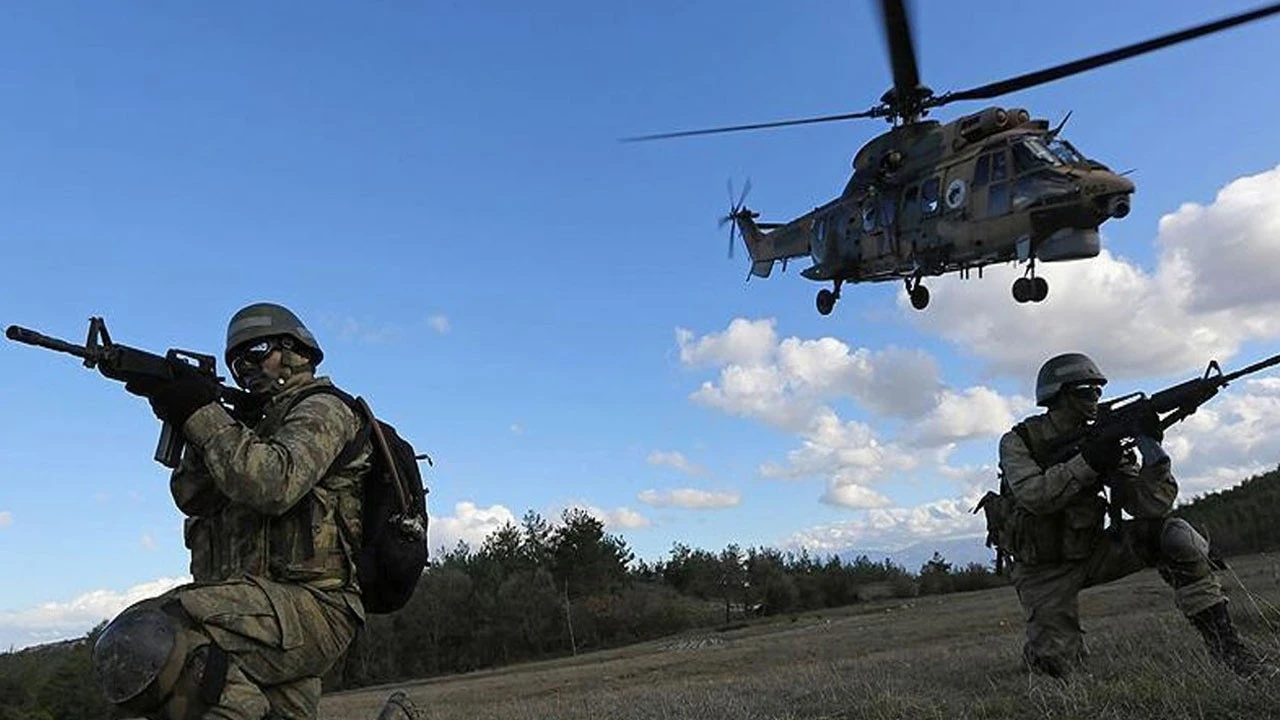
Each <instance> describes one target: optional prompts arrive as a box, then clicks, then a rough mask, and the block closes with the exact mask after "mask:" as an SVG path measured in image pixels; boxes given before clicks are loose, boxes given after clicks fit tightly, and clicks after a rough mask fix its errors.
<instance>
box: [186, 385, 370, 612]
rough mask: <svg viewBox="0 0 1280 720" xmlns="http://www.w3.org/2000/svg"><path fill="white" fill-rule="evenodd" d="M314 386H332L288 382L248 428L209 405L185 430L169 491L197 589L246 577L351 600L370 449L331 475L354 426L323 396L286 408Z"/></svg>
mask: <svg viewBox="0 0 1280 720" xmlns="http://www.w3.org/2000/svg"><path fill="white" fill-rule="evenodd" d="M317 384H320V385H328V386H332V383H331V382H330V381H329V380H328V379H327V378H324V377H313V376H311V375H299V376H295V377H293V378H291V379H290V381H289V382H288V383H287V384H286V385H285V386H284V388H282V389H281V391H280V392H279V393H278V394H276V395H275V396H273V397H272V398H271V399H270V400H269V401H268V402H267V404H266V406H265V408H264V411H263V416H262V419H261V420H260V421H258V422H256V423H254V424H253V426H252V427H249V426H246V425H244V424H242V423H240V422H237V421H236V420H234V419H233V418H232V417H231V415H229V414H228V413H227V411H226V410H225V409H224V408H223V407H222V406H221V405H219V404H217V403H210V404H209V405H206V406H204V407H202V408H200V409H199V410H197V411H196V412H195V414H193V415H192V416H191V418H190V419H189V420H187V422H186V424H185V425H184V426H183V433H184V435H185V436H186V438H187V445H186V449H185V451H184V453H183V458H182V463H181V465H180V466H179V467H178V469H177V470H175V471H174V472H173V475H172V477H171V478H170V482H169V486H170V491H171V493H172V494H173V499H174V501H175V502H176V504H177V506H178V508H179V509H180V510H181V511H182V512H183V513H184V514H186V515H187V516H188V517H187V518H186V521H185V524H184V528H183V534H184V539H185V543H186V546H187V548H188V549H190V551H191V574H192V577H193V578H194V579H195V580H196V581H197V582H209V581H213V582H216V581H221V580H226V579H229V578H232V577H243V576H246V575H247V576H258V577H266V578H269V579H271V580H276V581H280V582H291V583H300V584H304V585H306V586H308V587H310V588H312V589H314V590H318V591H331V590H343V591H346V592H344V593H343V594H344V595H352V594H356V595H358V593H359V584H358V580H357V575H356V570H355V560H354V558H355V555H356V552H357V551H358V549H359V546H360V531H361V529H360V521H361V514H360V498H361V487H360V477H361V475H362V474H363V473H364V472H365V470H367V469H368V467H369V463H370V456H371V446H369V445H368V444H366V446H365V447H364V448H362V449H361V450H360V452H359V453H358V454H357V455H356V457H355V458H354V459H353V460H352V461H351V462H350V463H348V464H347V465H346V466H344V467H341V468H334V469H332V472H331V471H330V470H331V468H330V466H331V465H332V464H333V462H334V461H335V460H336V459H337V457H338V455H339V454H340V453H341V452H342V450H343V448H344V447H345V446H346V445H347V444H348V443H349V442H350V441H351V440H353V439H354V438H355V437H356V435H357V433H358V432H359V429H360V423H359V419H358V418H357V417H356V415H355V414H354V413H353V412H352V411H351V409H350V408H349V407H347V405H346V404H345V403H343V402H342V401H341V400H340V399H338V398H337V397H335V396H333V395H330V394H315V395H311V396H309V397H307V398H304V399H303V400H302V401H301V402H298V403H297V404H296V405H294V406H293V407H290V405H291V403H292V399H293V398H294V396H295V395H296V394H297V393H299V392H300V391H302V390H304V389H306V388H309V387H312V386H315V385H317ZM348 604H350V600H348ZM358 604H359V603H358V602H356V603H355V605H357V606H358ZM353 609H354V610H355V611H356V612H357V614H360V615H363V611H362V609H361V608H359V607H353Z"/></svg>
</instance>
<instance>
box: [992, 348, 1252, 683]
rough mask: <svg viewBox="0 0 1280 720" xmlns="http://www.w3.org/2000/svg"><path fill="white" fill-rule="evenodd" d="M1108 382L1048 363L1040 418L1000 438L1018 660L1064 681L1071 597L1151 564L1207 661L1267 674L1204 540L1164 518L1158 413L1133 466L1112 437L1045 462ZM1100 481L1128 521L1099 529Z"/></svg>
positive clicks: (1073, 433) (1067, 358) (1042, 376)
mask: <svg viewBox="0 0 1280 720" xmlns="http://www.w3.org/2000/svg"><path fill="white" fill-rule="evenodd" d="M1106 383H1107V379H1106V377H1105V376H1103V374H1102V372H1101V371H1100V370H1099V369H1098V366H1097V365H1095V364H1094V362H1093V361H1092V360H1091V359H1090V358H1089V357H1087V356H1085V355H1082V354H1079V353H1068V354H1064V355H1058V356H1057V357H1054V358H1051V359H1050V360H1048V361H1047V362H1046V363H1045V364H1044V365H1043V366H1042V367H1041V368H1040V373H1039V375H1038V376H1037V378H1036V402H1037V404H1038V405H1040V406H1042V407H1045V408H1047V409H1048V411H1047V412H1046V413H1043V414H1040V415H1036V416H1033V417H1029V418H1027V419H1025V420H1023V421H1022V422H1021V423H1019V424H1018V425H1016V426H1015V427H1014V428H1013V430H1011V431H1010V432H1007V433H1005V434H1004V436H1003V437H1001V438H1000V470H1001V476H1002V478H1003V480H1002V494H1004V495H1005V496H1007V497H1009V498H1010V499H1011V500H1012V502H1011V503H1009V505H1007V507H1008V508H1009V511H1008V513H1007V515H1006V520H1005V522H1004V523H1002V525H1003V527H1002V528H1001V530H1000V540H1001V541H1000V546H1001V549H1002V550H1004V551H1005V552H1007V553H1008V554H1009V555H1010V556H1011V557H1012V558H1013V561H1014V563H1013V568H1012V578H1013V583H1014V586H1015V588H1016V589H1017V592H1018V599H1019V601H1020V602H1021V604H1022V607H1023V610H1024V612H1025V615H1026V623H1027V634H1026V642H1025V645H1024V646H1023V659H1024V661H1025V662H1026V664H1027V666H1028V667H1029V668H1030V669H1031V670H1033V671H1037V672H1043V673H1047V674H1049V675H1052V676H1054V677H1060V678H1061V677H1066V676H1068V675H1069V674H1070V673H1071V671H1072V670H1073V669H1075V668H1076V667H1078V666H1079V664H1080V663H1081V661H1082V660H1083V656H1084V655H1085V652H1086V651H1085V648H1084V643H1083V639H1082V637H1081V630H1080V622H1079V612H1078V606H1077V596H1078V594H1079V592H1080V590H1082V589H1083V588H1087V587H1091V586H1094V585H1099V584H1102V583H1106V582H1110V581H1112V580H1116V579H1119V578H1121V577H1124V576H1126V575H1130V574H1132V573H1134V572H1137V571H1139V570H1141V569H1143V568H1147V567H1155V568H1157V569H1158V571H1159V573H1160V576H1161V577H1162V578H1163V579H1164V581H1165V582H1166V583H1168V584H1169V585H1170V586H1171V587H1172V588H1173V591H1174V602H1175V604H1176V605H1177V607H1178V609H1179V610H1181V611H1182V613H1183V614H1184V615H1185V616H1186V617H1187V618H1188V619H1189V620H1190V621H1191V623H1192V625H1193V626H1194V627H1195V628H1196V629H1197V630H1199V631H1200V633H1201V635H1202V636H1203V637H1204V640H1205V643H1206V644H1207V646H1208V649H1209V653H1210V655H1211V656H1212V657H1213V658H1214V659H1215V660H1217V661H1220V662H1222V663H1224V664H1225V665H1227V666H1228V667H1230V668H1231V669H1232V670H1234V671H1235V672H1237V673H1239V674H1241V675H1244V676H1256V675H1259V674H1262V673H1266V674H1274V673H1275V672H1276V668H1274V667H1273V666H1271V665H1269V664H1268V663H1267V662H1266V661H1265V660H1264V659H1263V658H1262V657H1260V656H1259V655H1258V653H1257V652H1256V651H1255V650H1253V649H1252V648H1250V647H1249V646H1247V645H1246V644H1245V643H1243V642H1242V641H1241V640H1240V639H1239V637H1238V636H1237V635H1236V631H1235V628H1234V626H1233V625H1232V622H1231V617H1230V616H1229V615H1228V613H1227V598H1226V597H1225V596H1224V595H1223V592H1222V588H1221V586H1220V585H1219V583H1218V580H1217V579H1216V578H1215V576H1214V573H1213V568H1212V567H1211V565H1210V560H1209V557H1208V550H1209V544H1208V542H1207V541H1206V540H1205V538H1204V537H1203V536H1201V535H1200V534H1199V533H1198V532H1196V530H1195V529H1194V528H1193V527H1192V526H1191V525H1190V524H1189V523H1187V522H1186V521H1185V520H1182V519H1181V518H1175V517H1171V516H1170V511H1171V510H1172V508H1173V503H1174V500H1175V498H1176V497H1177V494H1178V485H1177V482H1176V481H1175V480H1174V477H1173V474H1172V473H1171V471H1170V460H1169V456H1168V455H1167V454H1166V453H1165V452H1164V450H1163V448H1161V446H1160V442H1161V441H1162V440H1163V432H1162V431H1161V428H1160V425H1159V419H1158V418H1154V417H1153V418H1149V419H1148V420H1147V422H1145V423H1144V424H1143V425H1144V426H1143V428H1142V432H1141V433H1140V437H1138V438H1137V439H1136V442H1137V445H1136V447H1137V449H1138V450H1139V451H1140V452H1141V454H1142V461H1141V463H1139V461H1138V458H1137V457H1136V454H1135V453H1134V452H1133V450H1127V451H1126V450H1123V449H1122V447H1121V444H1120V443H1121V440H1122V438H1120V437H1097V438H1095V439H1092V440H1089V441H1087V442H1085V443H1084V444H1083V445H1082V446H1081V447H1080V451H1079V453H1078V454H1076V455H1074V456H1073V457H1071V458H1070V459H1068V460H1066V461H1065V462H1060V463H1057V464H1049V463H1048V461H1046V460H1045V458H1048V457H1052V456H1053V453H1054V451H1055V450H1056V449H1057V448H1058V447H1060V446H1061V445H1060V444H1061V443H1065V442H1069V441H1071V440H1073V439H1078V438H1079V436H1080V432H1081V431H1082V430H1084V429H1085V427H1086V426H1087V425H1088V424H1089V423H1090V422H1092V421H1093V420H1095V419H1097V415H1098V399H1099V398H1100V397H1101V395H1102V386H1103V385H1106ZM1104 486H1105V487H1110V488H1112V501H1113V502H1118V503H1119V504H1120V506H1121V507H1122V508H1123V510H1124V511H1125V512H1127V513H1128V514H1129V515H1130V517H1131V518H1132V519H1129V520H1123V521H1121V522H1120V524H1119V525H1118V526H1115V527H1112V528H1109V529H1106V530H1104V520H1105V517H1106V515H1107V511H1108V505H1107V501H1106V499H1105V498H1104V496H1103V495H1102V494H1101V492H1102V490H1103V488H1104ZM1113 517H1114V518H1118V512H1117V513H1116V515H1114V516H1113ZM1113 524H1114V521H1113Z"/></svg>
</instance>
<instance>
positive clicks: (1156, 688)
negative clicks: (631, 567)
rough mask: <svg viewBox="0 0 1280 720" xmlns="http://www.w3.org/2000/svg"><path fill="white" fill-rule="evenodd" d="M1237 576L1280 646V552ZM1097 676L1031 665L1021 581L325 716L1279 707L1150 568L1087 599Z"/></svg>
mask: <svg viewBox="0 0 1280 720" xmlns="http://www.w3.org/2000/svg"><path fill="white" fill-rule="evenodd" d="M1232 567H1233V568H1234V570H1235V572H1236V574H1238V576H1239V578H1240V580H1241V581H1242V582H1243V584H1244V586H1245V587H1247V588H1249V590H1251V591H1252V592H1253V593H1254V594H1255V595H1258V596H1260V597H1261V598H1262V599H1263V600H1262V601H1259V603H1258V604H1256V605H1255V602H1253V601H1251V600H1250V598H1249V596H1248V595H1247V594H1246V593H1245V592H1244V591H1242V590H1241V588H1240V584H1238V583H1237V582H1236V580H1235V579H1234V578H1233V577H1232V576H1231V575H1230V574H1229V573H1223V574H1222V581H1223V585H1224V587H1225V588H1226V590H1227V591H1228V593H1229V595H1230V597H1231V599H1232V604H1231V608H1232V615H1233V617H1234V618H1235V619H1236V621H1237V625H1238V626H1239V627H1240V628H1241V630H1242V631H1243V633H1244V634H1245V636H1246V637H1247V638H1248V639H1250V640H1251V641H1253V642H1254V643H1256V644H1257V645H1259V646H1261V647H1263V648H1264V649H1265V650H1266V651H1267V652H1268V653H1270V654H1271V656H1272V657H1280V634H1277V628H1280V611H1277V610H1276V609H1275V608H1274V607H1271V606H1280V554H1265V555H1255V556H1250V557H1244V558H1236V559H1234V560H1233V561H1232ZM1080 603H1081V615H1082V624H1083V625H1084V627H1085V630H1086V632H1087V635H1086V643H1087V645H1088V648H1089V652H1090V658H1089V668H1088V670H1089V671H1088V673H1086V674H1083V675H1080V676H1078V677H1076V678H1075V679H1073V680H1072V681H1070V682H1069V683H1066V684H1064V683H1061V682H1059V681H1056V680H1052V679H1048V678H1043V677H1039V676H1035V677H1033V676H1030V675H1028V674H1027V673H1026V672H1024V671H1023V670H1022V669H1021V666H1020V657H1021V655H1020V653H1021V645H1022V631H1023V628H1022V618H1021V613H1020V610H1019V607H1018V602H1017V598H1016V596H1015V594H1014V591H1013V589H1012V588H999V589H995V590H987V591H982V592H974V593H960V594H954V595H943V596H929V597H921V598H914V599H911V600H907V601H903V600H897V601H887V600H886V601H881V602H878V603H874V604H871V603H868V604H864V605H858V606H854V607H848V608H840V609H836V610H830V611H824V612H821V613H805V614H803V615H800V616H797V617H794V618H792V617H783V618H778V619H770V620H768V621H761V622H759V623H756V624H752V625H750V626H748V627H744V628H739V629H736V630H730V631H727V632H716V631H714V630H708V631H704V632H698V633H690V634H686V635H682V636H677V637H671V638H665V639H663V640H658V641H653V642H648V643H644V644H640V645H633V646H630V647H626V648H620V649H615V650H608V651H601V652H596V653H589V654H581V655H578V656H577V657H572V658H561V659H557V660H551V661H545V662H537V663H528V664H524V665H518V666H512V667H507V668H501V669H497V670H491V671H483V672H476V673H470V674H466V675H456V676H450V677H443V678H435V679H431V680H424V681H420V682H409V683H401V684H398V685H395V686H381V687H378V688H364V689H361V690H357V691H351V692H345V693H335V694H331V695H326V696H325V697H324V698H323V699H322V700H321V703H320V710H321V713H320V717H321V718H322V719H323V720H364V719H365V718H368V719H369V720H373V718H375V717H376V713H377V711H378V708H379V707H380V706H381V704H382V701H383V700H384V699H385V698H386V696H387V695H388V694H390V692H391V691H392V690H394V689H397V688H399V689H404V690H405V691H407V692H408V694H409V696H410V697H411V698H412V699H413V701H414V702H415V703H416V704H417V705H418V707H419V708H420V709H421V710H423V711H424V716H425V717H428V718H441V719H442V720H443V719H450V720H452V719H457V720H462V719H464V718H465V719H467V720H472V719H484V720H488V719H493V720H526V719H532V718H592V719H595V718H611V719H615V718H616V719H618V720H632V719H634V720H641V719H645V720H648V719H650V718H653V719H658V718H663V719H667V718H671V719H677V718H690V719H692V718H744V719H754V718H759V719H763V718H850V719H853V718H871V719H888V718H926V719H928V718H938V719H939V720H943V719H945V720H959V719H961V718H1088V720H1108V719H1110V718H1162V719H1164V718H1170V719H1173V718H1270V717H1276V718H1280V678H1274V679H1268V680H1263V681H1255V682H1252V683H1246V682H1244V681H1241V680H1239V679H1237V678H1236V677H1235V676H1234V675H1232V674H1231V673H1230V672H1228V671H1226V670H1224V669H1222V668H1220V667H1218V666H1216V665H1214V664H1212V663H1211V661H1210V660H1209V659H1208V656H1207V655H1206V653H1205V650H1204V646H1203V643H1202V642H1201V640H1200V637H1199V635H1198V634H1197V633H1196V632H1195V630H1194V629H1193V628H1192V627H1191V625H1190V624H1189V623H1188V622H1187V621H1186V620H1185V619H1184V618H1183V617H1182V616H1181V615H1180V614H1179V613H1178V612H1177V610H1176V609H1174V607H1173V594H1172V591H1171V590H1170V589H1169V588H1168V587H1167V586H1166V585H1164V583H1163V582H1162V581H1161V580H1160V578H1159V576H1158V575H1156V573H1155V572H1154V571H1144V572H1142V573H1138V574H1136V575H1133V576H1130V577H1128V578H1125V579H1124V580H1121V581H1118V582H1115V583H1112V584H1110V585H1107V586H1103V587H1099V588H1091V589H1089V590H1086V591H1085V592H1084V593H1083V594H1082V595H1081V601H1080Z"/></svg>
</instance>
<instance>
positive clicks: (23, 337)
mask: <svg viewBox="0 0 1280 720" xmlns="http://www.w3.org/2000/svg"><path fill="white" fill-rule="evenodd" d="M4 334H5V337H7V338H9V339H10V340H14V341H16V342H20V343H24V344H26V345H36V346H38V347H42V348H48V349H50V350H57V351H58V352H64V353H69V354H71V355H75V356H76V357H78V358H88V357H89V350H88V349H87V348H85V347H84V346H82V345H73V344H71V343H69V342H67V341H65V340H59V339H57V338H52V337H49V336H48V335H41V334H40V333H38V332H36V331H35V330H28V329H27V328H24V327H19V326H17V325H10V326H9V327H8V328H6V329H5V331H4Z"/></svg>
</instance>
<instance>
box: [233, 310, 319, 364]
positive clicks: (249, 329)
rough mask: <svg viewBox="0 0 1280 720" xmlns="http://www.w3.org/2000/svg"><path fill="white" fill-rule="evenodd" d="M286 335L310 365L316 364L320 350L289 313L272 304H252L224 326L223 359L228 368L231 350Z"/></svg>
mask: <svg viewBox="0 0 1280 720" xmlns="http://www.w3.org/2000/svg"><path fill="white" fill-rule="evenodd" d="M281 335H287V336H289V337H291V338H293V339H294V340H297V341H298V342H300V343H302V344H303V345H304V346H305V347H306V348H307V355H308V356H310V357H311V364H312V365H319V364H320V361H321V360H323V359H324V351H323V350H321V349H320V344H319V343H318V342H316V338H315V336H314V335H312V334H311V331H310V330H308V329H307V326H306V325H303V324H302V321H301V320H299V319H298V316H297V315H294V314H293V312H292V311H291V310H289V309H288V308H286V307H284V306H282V305H276V304H275V303H254V304H252V305H249V306H246V307H244V308H241V309H240V310H238V311H237V312H236V314H235V315H232V316H231V321H230V322H228V323H227V347H226V352H225V355H224V357H223V359H224V360H226V363H227V367H231V356H232V351H233V350H235V349H237V348H240V347H242V346H244V345H245V344H247V343H251V342H254V341H257V340H262V339H265V338H271V337H279V336H281Z"/></svg>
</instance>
